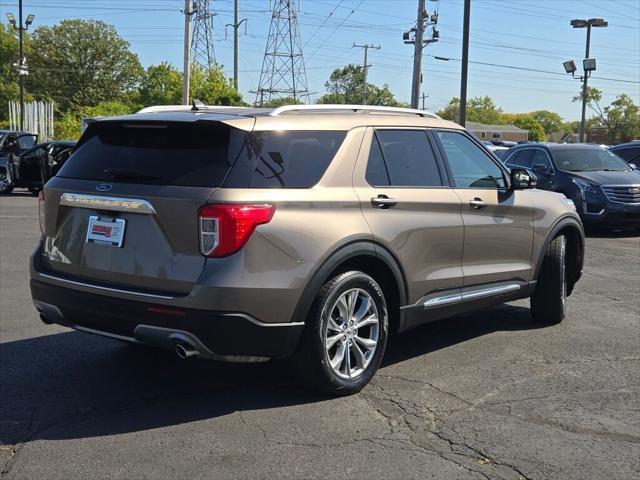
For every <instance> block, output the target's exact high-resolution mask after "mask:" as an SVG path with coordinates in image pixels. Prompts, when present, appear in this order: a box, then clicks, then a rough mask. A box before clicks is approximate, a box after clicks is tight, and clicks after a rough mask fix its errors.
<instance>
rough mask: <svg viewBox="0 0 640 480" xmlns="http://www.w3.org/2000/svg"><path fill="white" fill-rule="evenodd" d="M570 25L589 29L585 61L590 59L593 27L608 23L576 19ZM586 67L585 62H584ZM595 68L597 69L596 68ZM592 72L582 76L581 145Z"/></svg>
mask: <svg viewBox="0 0 640 480" xmlns="http://www.w3.org/2000/svg"><path fill="white" fill-rule="evenodd" d="M570 25H571V26H572V27H573V28H586V29H587V45H586V49H585V54H584V58H585V60H586V59H588V58H589V49H590V47H591V27H606V26H607V25H608V23H607V22H605V21H604V19H602V18H590V19H589V20H580V19H574V20H571V23H570ZM583 66H584V62H583ZM594 68H595V67H594ZM589 74H590V71H587V68H586V67H585V68H584V75H583V76H582V115H581V118H580V143H583V142H584V141H585V123H586V114H587V92H588V87H587V81H588V79H589Z"/></svg>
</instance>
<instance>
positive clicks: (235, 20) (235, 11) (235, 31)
mask: <svg viewBox="0 0 640 480" xmlns="http://www.w3.org/2000/svg"><path fill="white" fill-rule="evenodd" d="M246 22H247V19H246V18H243V19H242V20H240V21H238V0H234V1H233V23H227V24H226V25H225V39H226V35H227V32H226V27H231V28H233V87H234V88H235V89H236V90H238V48H239V45H238V29H239V28H240V25H242V23H244V28H245V32H244V33H245V34H246V33H247V23H246Z"/></svg>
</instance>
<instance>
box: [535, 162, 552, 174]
mask: <svg viewBox="0 0 640 480" xmlns="http://www.w3.org/2000/svg"><path fill="white" fill-rule="evenodd" d="M533 171H534V172H536V173H539V174H540V175H548V174H549V169H548V168H547V166H546V165H543V164H542V163H537V164H535V165H534V166H533Z"/></svg>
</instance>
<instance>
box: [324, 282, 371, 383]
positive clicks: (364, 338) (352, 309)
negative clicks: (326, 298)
mask: <svg viewBox="0 0 640 480" xmlns="http://www.w3.org/2000/svg"><path fill="white" fill-rule="evenodd" d="M328 315H329V318H328V321H327V326H326V328H325V332H324V341H325V350H326V354H327V360H328V362H329V365H330V366H331V369H332V370H333V372H334V373H335V374H336V375H337V376H338V377H340V378H344V379H350V380H351V379H355V378H357V377H359V376H360V375H362V374H363V373H364V371H365V370H366V369H367V367H368V366H369V363H371V359H372V358H373V356H374V354H375V351H376V348H377V346H378V338H379V334H380V319H379V316H378V308H377V306H376V303H375V301H374V300H373V297H372V296H371V295H370V294H369V292H367V291H366V290H363V289H361V288H352V289H350V290H347V291H346V292H344V293H342V294H341V295H340V297H339V298H338V300H336V302H335V303H334V304H333V305H332V307H331V309H330V310H329V311H328Z"/></svg>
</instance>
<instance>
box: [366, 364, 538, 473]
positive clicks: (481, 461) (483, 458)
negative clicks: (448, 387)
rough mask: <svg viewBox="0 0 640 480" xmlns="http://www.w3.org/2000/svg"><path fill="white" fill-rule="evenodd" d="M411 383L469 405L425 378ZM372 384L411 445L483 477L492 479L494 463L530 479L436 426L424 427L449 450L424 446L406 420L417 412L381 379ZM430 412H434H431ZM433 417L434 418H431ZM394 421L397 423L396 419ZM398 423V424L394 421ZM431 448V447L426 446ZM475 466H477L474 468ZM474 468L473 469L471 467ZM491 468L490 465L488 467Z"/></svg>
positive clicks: (418, 416) (415, 430)
mask: <svg viewBox="0 0 640 480" xmlns="http://www.w3.org/2000/svg"><path fill="white" fill-rule="evenodd" d="M387 377H388V378H397V379H399V380H403V381H409V382H411V381H412V380H411V379H406V378H401V377H391V376H389V375H387ZM414 383H421V384H423V385H426V386H429V387H431V388H433V389H434V390H436V391H439V392H441V393H443V394H446V395H449V396H451V397H453V398H455V399H456V400H458V401H462V402H463V403H465V404H466V405H468V406H469V405H472V404H471V403H470V402H468V401H467V400H464V399H462V398H461V397H459V396H457V395H456V394H452V393H451V392H447V391H443V390H442V389H440V388H438V387H435V386H433V385H431V384H430V382H427V381H419V380H415V381H414ZM371 387H372V388H373V389H375V388H377V389H378V390H379V391H380V393H382V394H383V395H385V396H386V398H385V399H384V400H386V401H388V402H389V403H391V404H393V405H394V406H396V407H397V408H398V409H399V410H400V411H401V412H402V415H401V418H402V421H403V422H402V423H403V424H404V426H405V429H406V430H407V432H408V441H409V442H410V443H411V444H412V445H415V446H416V447H417V448H420V449H424V450H426V451H429V452H432V453H433V454H435V455H437V456H438V457H440V458H442V459H444V460H447V461H449V462H452V463H454V464H455V465H457V466H459V467H461V468H463V469H465V470H467V471H469V472H472V473H474V474H477V475H481V476H482V477H483V478H486V479H492V478H495V476H494V475H495V474H496V473H497V472H495V471H494V470H495V469H494V468H493V467H494V466H497V467H506V468H509V469H511V471H512V472H514V473H516V474H517V475H518V476H519V478H520V479H522V480H530V479H529V477H527V476H526V475H525V474H524V473H523V472H522V471H521V470H519V469H518V468H517V467H515V466H513V465H510V464H509V463H507V462H504V461H498V460H497V459H495V458H492V457H491V456H489V455H487V454H486V453H485V452H482V451H481V450H480V449H478V448H474V447H471V446H470V445H468V444H466V443H463V442H456V441H455V440H453V439H451V438H449V437H446V436H445V435H444V434H443V433H442V432H441V431H439V430H438V429H437V428H429V427H428V426H427V427H426V430H427V432H428V433H430V434H431V435H433V436H435V437H436V438H437V439H439V440H441V442H444V444H445V445H446V446H447V447H448V449H449V451H448V452H447V451H446V450H444V449H438V448H434V446H433V445H429V446H425V445H423V444H422V443H419V442H418V441H417V440H416V437H417V436H418V435H419V434H420V433H421V432H420V430H419V429H417V428H415V427H414V426H413V425H412V423H411V422H410V421H409V418H414V419H416V420H423V417H421V416H420V415H417V414H415V413H413V412H411V411H409V409H408V408H407V407H405V406H404V405H402V404H401V403H400V402H398V401H397V400H396V399H395V398H394V395H392V394H390V393H389V392H388V391H387V390H386V389H385V388H384V386H382V385H381V384H380V382H374V383H372V384H371ZM361 395H363V396H365V398H367V397H368V396H369V393H368V392H366V391H365V392H361ZM368 403H369V405H370V406H371V407H372V408H374V409H375V410H376V412H377V413H378V414H380V415H382V416H383V417H386V418H387V419H388V421H389V422H390V424H391V422H392V421H393V420H394V418H393V416H392V415H389V414H388V413H386V412H385V411H383V410H382V409H380V408H379V407H378V406H376V405H375V402H372V401H369V402H368ZM431 413H433V412H431ZM434 420H437V418H436V419H434ZM396 423H397V422H396ZM444 423H446V420H443V425H444ZM397 424H398V423H397ZM422 425H426V424H424V423H423V424H422ZM429 447H430V448H429ZM459 447H464V448H466V449H467V450H469V451H471V452H473V453H474V455H469V454H467V453H464V452H462V451H460V450H459ZM455 457H462V458H463V459H464V460H466V461H467V462H471V465H468V464H465V463H463V462H462V461H460V460H459V459H458V458H455ZM476 466H477V467H476ZM474 467H476V468H474ZM478 467H485V468H486V469H489V470H492V471H491V472H489V473H491V474H493V476H492V475H490V474H489V473H486V472H484V471H482V470H480V469H479V468H478ZM489 467H491V468H489Z"/></svg>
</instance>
